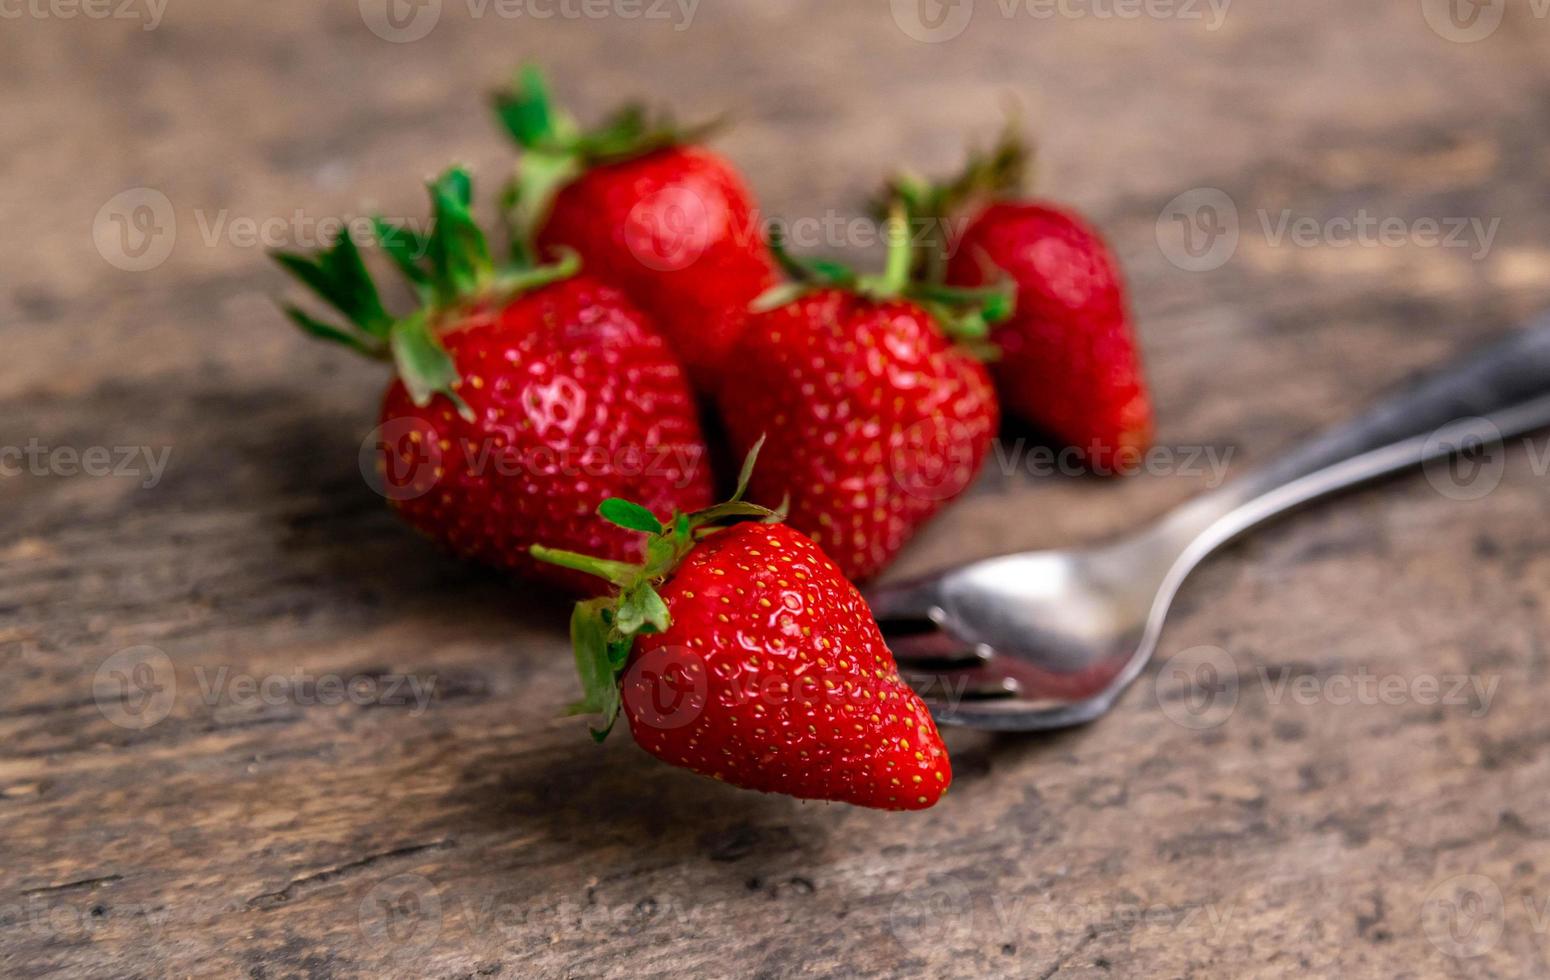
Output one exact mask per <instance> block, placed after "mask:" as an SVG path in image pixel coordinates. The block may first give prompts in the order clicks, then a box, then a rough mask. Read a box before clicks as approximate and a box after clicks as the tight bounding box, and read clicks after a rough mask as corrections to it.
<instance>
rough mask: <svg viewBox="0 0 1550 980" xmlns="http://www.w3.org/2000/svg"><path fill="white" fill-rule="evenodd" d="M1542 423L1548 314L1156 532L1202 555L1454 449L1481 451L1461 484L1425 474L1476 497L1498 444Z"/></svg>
mask: <svg viewBox="0 0 1550 980" xmlns="http://www.w3.org/2000/svg"><path fill="white" fill-rule="evenodd" d="M1545 426H1550V315H1546V316H1541V318H1540V319H1539V320H1538V321H1537V322H1536V323H1535V324H1534V325H1532V326H1529V327H1526V328H1523V329H1520V330H1518V331H1516V332H1515V333H1513V334H1512V335H1511V336H1510V337H1508V338H1507V339H1506V340H1503V341H1500V342H1498V343H1496V344H1493V345H1490V346H1488V347H1486V348H1484V349H1483V350H1480V351H1477V352H1475V353H1473V354H1470V355H1466V356H1465V357H1463V358H1461V359H1460V360H1459V361H1457V362H1456V363H1454V364H1453V365H1451V366H1449V367H1446V368H1443V369H1442V370H1440V371H1438V372H1437V373H1435V374H1432V375H1430V376H1428V377H1426V378H1424V379H1422V380H1421V381H1419V382H1417V383H1414V384H1412V385H1411V386H1410V387H1408V388H1406V389H1404V390H1402V391H1400V392H1399V393H1397V394H1394V395H1391V396H1390V397H1388V398H1387V399H1385V400H1383V401H1380V402H1379V403H1378V404H1376V405H1374V406H1373V407H1372V408H1370V409H1368V410H1367V411H1366V412H1364V413H1363V414H1361V415H1359V416H1358V417H1356V418H1355V419H1352V420H1351V421H1349V422H1346V423H1344V424H1342V425H1337V426H1335V427H1334V428H1331V429H1328V430H1325V431H1324V432H1323V433H1321V434H1319V435H1316V436H1313V437H1312V438H1310V439H1308V440H1307V441H1305V442H1302V443H1301V444H1299V445H1297V446H1295V447H1294V448H1292V449H1291V450H1290V451H1289V452H1287V453H1286V454H1285V455H1284V456H1282V457H1280V458H1279V459H1278V460H1276V461H1275V462H1272V463H1270V464H1269V465H1267V466H1265V467H1263V468H1261V469H1259V470H1256V471H1254V472H1251V473H1249V474H1247V475H1245V476H1243V477H1240V478H1239V479H1236V480H1234V481H1232V482H1230V483H1228V484H1226V485H1224V486H1222V487H1220V488H1218V489H1216V490H1213V491H1210V492H1209V493H1206V494H1203V495H1201V496H1199V497H1197V498H1195V499H1194V500H1191V501H1190V502H1188V503H1186V504H1185V505H1184V506H1182V507H1180V508H1178V509H1177V510H1175V511H1174V512H1173V513H1172V514H1170V515H1168V516H1167V517H1165V518H1164V519H1163V520H1162V521H1161V522H1160V523H1159V525H1158V527H1157V528H1156V531H1157V532H1159V533H1161V534H1163V535H1164V536H1166V537H1169V538H1172V539H1173V540H1174V541H1175V542H1176V543H1178V544H1180V545H1182V546H1183V548H1184V550H1185V553H1186V555H1187V554H1190V553H1194V554H1195V555H1196V556H1197V557H1199V556H1203V555H1204V554H1205V553H1206V552H1209V551H1210V550H1211V549H1213V548H1215V547H1217V546H1218V545H1220V544H1222V543H1223V542H1225V541H1227V540H1229V539H1231V538H1233V537H1235V536H1237V535H1238V534H1240V533H1242V532H1243V531H1244V530H1246V529H1248V528H1250V527H1252V526H1254V525H1255V524H1258V523H1260V522H1261V521H1264V520H1266V519H1268V518H1270V517H1273V516H1275V515H1276V514H1279V513H1281V512H1283V511H1285V510H1288V509H1290V508H1292V507H1295V506H1298V505H1300V504H1303V503H1306V502H1307V501H1310V500H1313V499H1315V498H1317V497H1322V496H1324V495H1325V494H1329V493H1333V492H1335V491H1336V490H1340V489H1343V488H1345V487H1350V486H1354V485H1356V484H1359V483H1364V482H1366V481H1368V480H1372V479H1376V478H1377V477H1380V476H1383V475H1385V474H1388V473H1393V472H1395V471H1398V470H1403V469H1408V468H1410V467H1413V466H1419V465H1422V464H1424V463H1427V462H1429V461H1431V460H1437V459H1441V458H1444V457H1447V456H1451V455H1454V454H1455V453H1459V452H1470V453H1485V454H1489V456H1490V458H1489V459H1487V461H1486V462H1484V463H1479V462H1476V463H1475V464H1474V467H1475V469H1476V478H1475V479H1473V480H1469V479H1466V480H1465V481H1464V483H1462V484H1460V483H1459V482H1458V481H1457V480H1455V479H1454V474H1453V473H1452V472H1450V471H1447V470H1445V469H1442V468H1438V469H1436V470H1429V471H1428V476H1429V477H1431V478H1432V479H1433V483H1434V485H1436V486H1437V487H1438V489H1439V491H1441V492H1443V493H1446V494H1449V495H1456V496H1458V497H1459V498H1460V499H1469V498H1472V497H1476V496H1482V495H1483V493H1484V492H1489V490H1490V488H1491V487H1493V486H1494V483H1492V484H1491V485H1490V486H1487V487H1485V488H1484V490H1483V491H1482V490H1481V487H1482V485H1483V484H1482V483H1481V482H1479V480H1480V478H1481V477H1483V478H1484V479H1486V480H1489V479H1491V473H1492V472H1493V471H1494V472H1495V473H1496V474H1497V476H1499V474H1500V466H1501V464H1502V458H1503V454H1502V450H1501V446H1500V443H1501V441H1502V440H1503V439H1507V438H1510V437H1513V436H1517V435H1522V434H1524V433H1527V432H1531V431H1533V430H1535V429H1539V428H1542V427H1545ZM1189 564H1193V562H1190V563H1189Z"/></svg>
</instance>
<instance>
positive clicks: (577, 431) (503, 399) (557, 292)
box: [275, 168, 712, 592]
mask: <svg viewBox="0 0 1550 980" xmlns="http://www.w3.org/2000/svg"><path fill="white" fill-rule="evenodd" d="M430 192H431V199H432V202H433V206H434V216H435V224H434V226H433V230H432V231H431V232H430V233H429V234H428V235H421V234H418V233H416V232H414V231H411V230H409V229H407V228H402V227H398V226H394V225H389V224H387V223H386V222H383V221H381V220H380V219H379V220H378V222H377V227H378V236H379V238H380V240H381V244H382V247H383V249H384V250H385V251H386V252H387V253H388V254H389V256H390V257H391V258H392V260H393V261H394V262H395V263H396V264H397V265H398V267H399V269H400V270H401V271H402V272H403V273H404V274H405V276H406V277H407V279H408V280H409V283H410V285H411V286H412V287H413V289H414V291H415V292H416V294H417V295H418V296H419V298H420V300H421V303H422V305H421V306H420V308H419V309H417V310H415V311H414V312H411V313H409V314H407V315H404V316H399V317H395V316H393V315H392V314H389V313H388V312H386V310H385V308H384V307H383V304H382V301H381V299H380V297H379V295H378V292H377V288H376V285H375V283H374V282H373V280H372V277H371V274H370V273H369V272H368V271H367V269H366V266H365V263H364V262H363V261H362V258H361V254H360V252H359V251H358V250H357V248H356V245H355V242H354V241H353V240H352V239H351V237H350V235H349V233H348V232H346V233H345V234H342V235H341V236H340V237H339V240H338V241H337V243H336V244H335V245H334V246H333V247H332V248H331V249H329V250H327V251H324V252H323V253H322V254H321V255H319V256H317V257H316V258H313V257H309V256H305V255H297V254H291V253H278V254H277V255H276V256H275V258H276V259H277V260H278V261H279V262H280V264H281V265H283V266H284V267H285V268H286V269H287V270H288V271H290V272H292V273H293V274H294V275H295V276H296V277H297V278H299V279H300V280H301V281H302V282H303V283H305V284H306V285H308V286H309V287H311V288H312V289H313V290H315V291H316V292H317V293H318V294H319V295H320V296H321V297H322V298H323V299H325V300H327V301H328V302H330V303H331V304H332V305H333V306H334V307H335V308H337V309H338V311H339V312H340V313H342V314H343V315H344V317H345V320H346V324H345V325H344V326H334V325H331V324H328V323H324V322H322V321H319V320H316V319H314V318H313V317H311V316H310V315H308V314H307V313H305V312H303V311H302V310H300V309H298V308H296V307H294V306H291V307H287V308H286V312H287V313H288V314H289V316H290V317H291V319H292V320H294V321H295V322H296V323H297V324H298V325H299V326H300V327H301V328H302V329H303V330H305V331H307V332H308V333H310V334H313V335H314V336H317V337H321V338H323V339H325V340H330V341H335V342H338V343H341V344H344V345H346V346H348V347H351V348H353V349H355V350H357V351H360V352H361V353H364V354H367V355H369V356H372V357H376V358H379V359H383V360H388V359H391V360H392V362H393V363H394V364H395V365H396V367H397V370H398V377H397V379H396V380H394V381H393V382H392V384H390V385H389V386H388V389H387V392H386V394H385V395H384V396H383V399H382V412H381V426H380V427H379V429H378V430H377V436H378V438H377V439H376V441H375V443H371V444H369V445H370V448H369V449H368V448H367V446H363V447H362V455H363V467H364V465H365V464H366V462H367V460H368V458H370V457H375V463H376V465H377V470H378V475H377V480H378V483H379V489H380V490H381V492H382V493H383V494H384V495H385V496H386V497H387V498H388V500H389V502H390V504H391V505H392V506H393V507H394V508H395V509H396V510H397V511H398V513H399V514H400V516H402V517H403V518H404V519H405V520H406V521H407V522H408V523H409V524H411V525H413V526H414V527H415V528H417V529H419V530H420V531H422V532H424V533H425V534H427V535H429V536H430V537H431V538H433V539H435V540H436V541H438V542H440V543H441V544H443V545H445V546H446V547H447V548H448V549H450V550H451V551H452V552H454V553H455V554H458V555H460V556H462V557H464V558H470V559H475V560H478V561H481V562H486V563H488V564H491V565H495V566H498V567H501V568H506V569H511V570H514V571H516V572H519V573H523V574H529V575H532V576H536V577H538V578H540V579H545V580H548V581H549V582H551V583H553V584H556V585H560V586H561V587H565V588H569V589H572V590H575V589H580V590H583V591H586V592H596V591H597V586H596V583H595V581H594V580H592V579H591V578H589V577H587V576H583V575H578V574H574V573H569V572H566V571H564V570H562V569H557V568H555V567H554V566H552V565H549V564H546V563H540V562H535V561H534V560H533V558H532V557H531V555H530V554H529V551H528V549H529V547H530V546H531V545H532V544H533V543H534V542H537V541H548V542H551V543H560V544H564V545H566V546H568V547H575V548H585V549H587V550H589V551H591V552H593V553H596V554H601V555H606V556H608V557H609V558H611V559H614V560H619V561H626V560H635V559H638V558H639V557H640V555H641V550H640V542H639V541H638V539H637V538H636V537H635V536H633V535H630V534H627V533H625V532H623V531H620V530H618V529H614V528H604V527H600V526H599V525H598V523H597V521H595V520H594V519H593V518H592V516H591V515H592V511H593V509H594V508H595V507H596V506H597V504H598V502H599V501H601V500H604V499H606V498H608V497H612V496H616V495H619V494H630V495H633V496H635V497H637V498H639V499H642V500H645V501H647V502H648V503H649V505H650V506H653V507H658V508H661V509H664V510H667V509H672V508H685V509H694V508H697V507H703V506H704V505H706V504H707V503H709V502H710V500H711V493H712V490H711V475H710V468H709V465H708V462H707V455H708V454H707V450H706V447H705V443H704V440H703V438H702V436H701V433H700V426H699V421H698V417H697V415H696V411H695V406H694V399H693V395H692V393H691V391H690V390H689V386H688V384H687V382H686V381H685V379H684V377H683V374H682V370H681V368H680V367H679V365H678V362H677V360H676V359H675V358H674V356H673V354H672V352H671V350H670V349H669V348H668V346H667V343H666V341H664V340H663V338H662V337H661V336H660V335H659V334H658V333H657V332H656V331H655V330H654V329H653V328H652V326H651V324H650V322H649V321H648V320H647V319H646V318H645V316H644V315H643V314H642V313H640V312H639V311H638V310H637V309H636V308H635V307H633V306H632V305H631V304H630V303H629V301H628V300H627V299H626V298H625V296H624V295H623V294H622V293H620V292H619V291H618V290H616V289H614V288H612V287H610V286H607V285H604V284H603V283H602V282H600V281H598V280H597V279H594V278H592V277H590V276H587V275H578V274H576V272H577V260H576V257H575V256H574V255H569V256H566V257H564V258H563V259H562V260H561V261H559V262H557V263H554V264H551V265H543V266H533V265H532V264H530V263H527V262H526V261H525V260H524V258H523V256H521V255H520V254H519V255H518V256H517V257H516V258H515V259H514V260H513V262H512V263H511V264H508V265H506V266H503V267H497V266H496V264H495V263H494V261H493V260H492V259H491V257H490V253H489V248H488V246H487V244H486V240H485V236H484V234H483V232H481V231H480V229H479V227H478V225H477V224H475V223H474V221H473V219H472V217H471V216H470V214H469V202H470V198H471V184H470V180H469V177H468V174H467V173H466V172H464V171H462V170H460V169H456V168H454V169H451V170H448V171H447V172H446V173H445V174H443V175H442V176H441V177H440V178H439V179H437V180H436V181H435V182H433V183H432V184H431V185H430ZM519 252H520V250H519Z"/></svg>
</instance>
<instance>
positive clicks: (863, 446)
mask: <svg viewBox="0 0 1550 980" xmlns="http://www.w3.org/2000/svg"><path fill="white" fill-rule="evenodd" d="M896 230H899V231H901V232H902V229H896ZM894 241H895V243H896V244H895V245H894V246H893V247H892V248H891V252H890V269H891V272H890V274H889V276H886V277H884V278H882V279H858V278H856V277H855V276H854V275H853V274H851V273H850V272H849V271H848V270H845V269H842V268H840V267H838V266H835V265H834V264H832V263H815V264H814V265H813V266H812V267H804V266H799V265H795V264H793V265H792V269H791V271H792V274H793V276H795V277H798V280H799V281H798V282H797V283H796V284H795V286H794V289H792V290H786V289H785V288H784V287H783V288H782V291H780V292H777V293H775V294H773V295H772V296H771V297H770V299H769V300H768V301H766V302H761V304H760V308H761V312H757V313H756V314H755V315H754V316H753V317H752V318H751V319H750V320H749V324H748V329H747V330H745V331H744V333H743V336H742V338H741V340H740V341H739V343H738V346H737V347H736V348H735V349H734V351H733V356H732V357H731V358H729V359H728V362H727V365H726V368H725V371H724V378H723V385H722V388H721V392H720V398H719V405H720V408H721V413H722V417H723V420H724V422H725V424H726V429H727V432H728V434H729V437H730V439H731V442H732V445H733V448H734V449H736V450H738V451H746V450H747V448H748V447H749V446H751V445H752V444H753V443H754V441H755V440H757V439H759V438H760V437H761V436H767V442H766V443H765V448H764V459H765V466H764V467H763V468H762V469H761V470H760V471H759V473H758V474H756V475H755V476H754V479H753V487H752V497H753V499H755V500H759V501H763V502H767V503H775V502H779V501H780V500H782V499H783V498H784V499H787V500H788V501H789V518H788V519H789V521H790V522H791V524H792V525H793V526H794V527H796V528H797V529H798V530H800V531H802V532H803V533H805V534H807V535H809V536H811V537H812V539H813V540H814V541H816V542H817V543H818V544H819V545H821V546H822V547H823V548H824V550H825V551H827V552H828V553H829V555H830V556H831V557H832V558H833V559H834V561H835V562H836V563H837V564H838V565H839V566H840V568H841V569H842V570H843V571H844V572H845V574H846V576H847V577H849V578H851V579H853V580H856V581H861V580H864V579H867V578H870V577H871V576H873V575H875V574H877V573H878V572H879V571H881V570H882V569H883V567H884V566H885V565H886V564H887V563H888V562H889V561H890V560H891V559H892V558H893V556H894V555H895V554H896V553H897V552H898V551H899V549H900V548H902V547H903V546H904V543H905V542H906V541H908V540H909V538H910V536H911V535H913V534H914V533H915V531H916V530H917V529H918V528H919V527H920V525H921V524H923V523H924V522H925V521H926V520H928V519H929V518H930V517H931V516H932V515H934V514H935V513H936V512H937V511H939V510H940V509H941V508H942V506H943V505H944V504H946V503H947V501H949V500H950V499H952V498H953V497H955V496H957V495H958V494H959V493H961V492H962V491H963V490H964V489H966V488H967V487H968V485H969V482H970V481H971V480H972V479H973V478H974V476H975V474H976V473H978V472H979V468H980V465H981V464H982V463H983V462H984V459H985V455H986V453H987V452H988V450H989V448H990V442H991V439H992V438H993V436H994V435H995V431H996V425H997V421H998V411H999V410H998V408H997V405H996V398H995V394H994V391H993V390H992V387H991V383H990V378H989V376H988V375H987V374H986V372H985V368H984V366H983V365H981V364H980V362H979V361H978V360H977V359H976V358H975V356H974V355H973V354H972V353H971V352H970V351H969V350H968V349H967V348H965V347H964V346H960V345H958V344H956V343H954V341H953V340H952V339H950V337H949V336H948V333H947V332H945V331H948V330H950V331H953V332H956V333H958V334H961V335H966V336H969V337H971V338H972V337H974V336H983V334H984V332H985V330H986V322H985V319H984V316H983V315H982V314H980V313H970V314H969V315H966V316H963V315H955V314H954V313H953V312H952V310H951V309H950V308H949V304H962V303H963V302H964V301H970V302H983V301H989V302H990V306H991V307H999V309H994V308H993V309H991V310H990V312H991V313H992V314H993V316H994V315H1004V313H1005V312H1006V311H1007V310H1009V309H1010V303H1009V301H1007V299H1006V297H1000V301H999V302H998V301H997V297H996V296H995V295H994V294H969V293H961V292H960V293H954V292H952V291H946V290H940V289H939V290H927V291H926V292H925V293H924V294H922V293H920V292H919V291H913V290H911V289H909V288H907V285H906V284H905V282H904V281H903V280H904V278H905V272H906V271H907V266H908V260H909V247H910V246H909V243H908V241H907V236H905V235H903V234H902V233H900V234H897V235H896V236H895V238H894ZM908 295H914V296H916V298H915V299H911V298H907V296H908ZM782 300H785V302H782Z"/></svg>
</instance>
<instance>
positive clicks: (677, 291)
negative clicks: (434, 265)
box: [496, 68, 776, 390]
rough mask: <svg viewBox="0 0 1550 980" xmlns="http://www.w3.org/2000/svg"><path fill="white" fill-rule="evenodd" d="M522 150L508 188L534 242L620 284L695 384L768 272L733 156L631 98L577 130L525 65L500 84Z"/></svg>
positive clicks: (500, 105)
mask: <svg viewBox="0 0 1550 980" xmlns="http://www.w3.org/2000/svg"><path fill="white" fill-rule="evenodd" d="M496 109H497V113H498V115H499V117H500V121H501V123H502V124H503V125H504V127H505V128H506V130H507V131H508V132H509V133H510V135H511V136H512V137H513V138H514V139H515V140H516V141H517V143H518V144H519V145H520V146H521V147H522V148H523V150H524V151H525V152H524V153H523V155H522V158H521V161H520V163H519V166H518V171H517V176H516V178H515V180H514V181H513V183H512V185H511V188H510V190H509V195H510V196H509V205H510V206H511V207H513V208H514V209H516V211H517V213H518V214H519V215H520V216H521V217H520V220H521V221H522V222H524V223H526V224H528V225H529V226H531V227H536V228H537V244H538V246H539V248H540V249H542V250H545V251H547V252H553V251H554V250H555V249H558V248H561V247H564V248H570V249H572V250H574V251H575V252H576V253H577V254H579V255H580V256H581V258H582V261H583V262H585V263H586V267H587V269H588V270H589V271H591V272H593V273H595V274H596V275H598V276H601V277H602V278H604V279H606V280H608V281H609V282H611V283H613V284H615V285H617V286H618V287H619V288H621V289H623V290H624V291H625V292H626V293H627V294H629V296H630V298H631V299H633V300H634V301H635V302H636V304H638V305H639V306H640V307H641V308H642V309H644V310H645V311H646V312H647V313H649V314H650V315H651V316H652V318H653V319H654V320H655V321H656V322H657V324H658V326H659V327H660V328H661V330H662V331H663V332H664V333H665V334H666V335H667V338H668V340H669V341H670V342H671V343H672V345H673V347H674V349H675V350H677V351H678V354H679V356H680V357H681V358H682V359H683V361H684V364H685V366H686V367H687V369H688V372H689V377H690V379H691V380H692V381H694V382H695V384H696V385H698V386H700V387H701V388H702V390H709V389H710V387H711V386H713V384H714V381H715V379H716V378H717V377H718V374H719V367H720V365H721V362H722V361H723V360H724V359H725V357H726V354H727V351H728V350H729V349H730V348H731V346H732V344H733V343H734V342H735V341H736V339H737V335H738V333H739V332H740V331H741V329H742V326H743V322H744V319H745V312H746V310H747V307H748V304H749V303H750V302H751V301H752V300H753V299H754V298H755V297H757V296H758V295H759V294H760V293H762V292H763V291H764V290H765V289H766V288H767V287H769V286H770V285H771V284H772V283H773V282H774V281H775V279H776V273H775V265H774V263H773V261H772V259H771V256H770V252H769V249H768V247H767V246H766V244H765V242H764V239H763V238H762V236H761V235H760V234H759V229H758V217H759V215H758V209H757V207H756V205H755V204H754V201H753V196H752V195H751V194H750V192H749V190H748V187H747V184H746V183H745V181H744V180H743V179H742V177H741V176H739V175H738V172H737V170H736V169H735V168H734V167H733V166H732V164H731V163H730V162H728V161H727V160H726V159H724V158H723V157H721V156H718V155H717V154H715V153H712V152H710V151H709V150H707V149H705V148H704V147H702V146H699V145H697V143H698V140H699V139H701V138H702V137H703V136H704V135H705V133H706V132H707V131H708V128H701V129H690V130H680V129H677V128H676V127H675V126H674V125H673V123H672V122H671V121H670V120H666V119H663V120H651V119H649V118H648V117H647V115H646V113H645V112H644V111H643V110H642V109H641V107H639V106H627V107H625V108H624V109H621V110H620V111H619V112H617V113H615V114H614V115H613V116H611V117H609V119H608V120H606V121H605V122H604V124H603V125H602V126H601V127H600V128H599V129H596V130H593V131H591V132H583V131H582V130H580V129H579V128H578V127H577V126H576V124H575V123H574V122H573V121H572V120H570V119H569V118H568V117H567V116H565V115H564V114H563V113H561V112H559V111H558V110H556V109H555V108H554V107H553V106H552V104H551V102H550V99H549V94H548V91H547V88H546V87H545V84H544V80H543V77H542V76H541V75H540V74H539V73H538V72H537V71H536V70H534V69H532V68H528V69H525V70H523V71H522V72H521V73H519V75H518V78H517V81H516V84H515V86H514V87H513V88H511V89H510V90H508V91H506V92H503V93H501V94H499V95H497V96H496Z"/></svg>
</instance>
